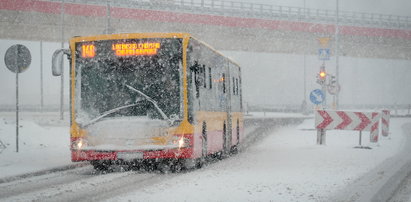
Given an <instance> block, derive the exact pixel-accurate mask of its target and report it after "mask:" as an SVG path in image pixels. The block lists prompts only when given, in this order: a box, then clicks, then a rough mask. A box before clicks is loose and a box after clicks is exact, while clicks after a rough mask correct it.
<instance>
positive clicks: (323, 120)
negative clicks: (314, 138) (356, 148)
mask: <svg viewBox="0 0 411 202" xmlns="http://www.w3.org/2000/svg"><path fill="white" fill-rule="evenodd" d="M379 119H380V114H379V113H377V112H351V111H331V110H317V111H315V128H316V129H322V130H358V131H370V141H371V142H377V141H378V134H379V130H378V124H379Z"/></svg>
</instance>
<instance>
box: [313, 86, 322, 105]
mask: <svg viewBox="0 0 411 202" xmlns="http://www.w3.org/2000/svg"><path fill="white" fill-rule="evenodd" d="M324 99H325V96H324V93H323V91H322V90H320V89H315V90H313V91H311V93H310V100H311V102H312V103H314V104H316V105H318V104H321V103H322V102H323V101H324Z"/></svg>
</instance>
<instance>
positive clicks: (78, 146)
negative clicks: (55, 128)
mask: <svg viewBox="0 0 411 202" xmlns="http://www.w3.org/2000/svg"><path fill="white" fill-rule="evenodd" d="M87 145H88V141H87V140H86V139H83V138H79V139H77V140H75V141H73V143H72V144H71V148H72V149H74V150H80V149H81V148H83V147H87Z"/></svg>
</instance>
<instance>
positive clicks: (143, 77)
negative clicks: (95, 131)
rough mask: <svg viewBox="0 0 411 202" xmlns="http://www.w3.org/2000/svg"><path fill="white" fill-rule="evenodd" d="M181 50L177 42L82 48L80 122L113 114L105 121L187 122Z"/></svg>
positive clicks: (78, 100)
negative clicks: (176, 119)
mask: <svg viewBox="0 0 411 202" xmlns="http://www.w3.org/2000/svg"><path fill="white" fill-rule="evenodd" d="M181 44H182V40H181V39H175V38H173V39H169V38H158V39H157V38H156V39H153V38H149V39H127V40H124V39H122V40H103V41H91V42H79V43H76V60H75V68H76V71H75V72H76V75H75V78H76V80H75V83H76V89H75V96H76V121H77V122H78V123H80V124H82V123H87V122H90V120H93V119H96V118H97V117H99V116H102V115H103V114H104V113H107V112H110V113H109V114H108V115H107V116H105V117H129V116H146V117H148V118H150V119H164V117H181V116H182V112H181V109H182V107H181V106H180V105H181V104H180V103H182V102H181V100H180V99H181V98H182V95H181V94H182V84H181V81H180V78H181V75H182V73H181V71H182V67H181V66H182V64H181V61H182V45H181ZM137 92H140V93H137ZM156 105H157V106H156ZM116 108H117V109H118V110H116ZM164 115H165V116H164Z"/></svg>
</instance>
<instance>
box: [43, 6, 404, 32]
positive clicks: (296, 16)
mask: <svg viewBox="0 0 411 202" xmlns="http://www.w3.org/2000/svg"><path fill="white" fill-rule="evenodd" d="M49 1H55V2H62V1H64V2H65V3H76V4H94V5H105V6H107V5H108V4H110V6H118V7H131V8H143V9H153V10H171V11H183V12H190V13H204V14H216V15H223V16H236V17H252V18H261V19H282V20H292V21H304V22H313V23H328V24H334V23H335V21H336V10H326V9H312V8H302V7H289V6H278V5H270V4H259V3H249V2H234V1H226V0H105V1H104V0H49ZM338 15H339V18H338V20H339V23H340V24H342V25H355V26H365V27H379V28H391V29H407V30H411V16H398V15H387V14H379V13H362V12H349V11H339V13H338Z"/></svg>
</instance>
